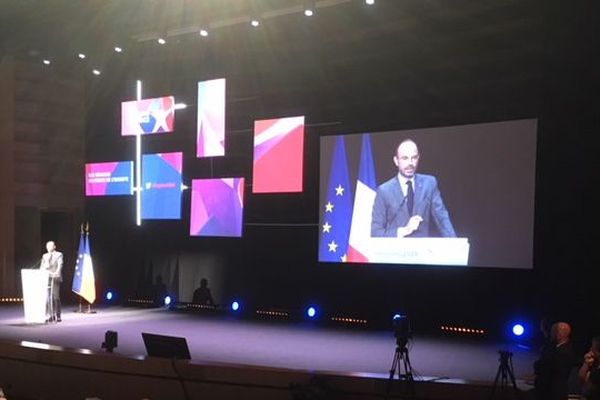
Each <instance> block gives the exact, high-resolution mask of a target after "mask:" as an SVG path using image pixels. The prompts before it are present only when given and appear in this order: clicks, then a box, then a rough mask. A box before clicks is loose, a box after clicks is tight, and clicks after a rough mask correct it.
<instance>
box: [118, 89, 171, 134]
mask: <svg viewBox="0 0 600 400" xmlns="http://www.w3.org/2000/svg"><path fill="white" fill-rule="evenodd" d="M174 123H175V98H174V97H173V96H167V97H157V98H153V99H144V100H139V101H138V100H134V101H125V102H123V103H121V135H122V136H130V135H137V134H140V135H149V134H153V133H165V132H173V129H174V128H173V125H174Z"/></svg>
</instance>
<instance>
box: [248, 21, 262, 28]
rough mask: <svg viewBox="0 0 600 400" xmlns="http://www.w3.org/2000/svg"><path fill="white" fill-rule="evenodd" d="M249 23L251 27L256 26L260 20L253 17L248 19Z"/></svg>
mask: <svg viewBox="0 0 600 400" xmlns="http://www.w3.org/2000/svg"><path fill="white" fill-rule="evenodd" d="M250 25H252V26H253V27H255V28H256V27H257V26H259V25H260V21H259V20H257V19H253V20H252V21H250Z"/></svg>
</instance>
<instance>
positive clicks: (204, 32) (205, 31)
mask: <svg viewBox="0 0 600 400" xmlns="http://www.w3.org/2000/svg"><path fill="white" fill-rule="evenodd" d="M200 36H202V37H207V36H208V31H207V30H206V29H200Z"/></svg>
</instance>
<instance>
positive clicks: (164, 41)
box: [156, 37, 167, 44]
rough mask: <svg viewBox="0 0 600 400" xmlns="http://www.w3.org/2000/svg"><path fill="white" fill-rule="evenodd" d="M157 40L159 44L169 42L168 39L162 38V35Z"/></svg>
mask: <svg viewBox="0 0 600 400" xmlns="http://www.w3.org/2000/svg"><path fill="white" fill-rule="evenodd" d="M156 41H157V42H158V44H165V43H167V41H166V40H165V39H163V38H161V37H159V38H158V39H157V40H156Z"/></svg>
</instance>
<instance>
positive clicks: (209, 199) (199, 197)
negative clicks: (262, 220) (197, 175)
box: [190, 178, 244, 237]
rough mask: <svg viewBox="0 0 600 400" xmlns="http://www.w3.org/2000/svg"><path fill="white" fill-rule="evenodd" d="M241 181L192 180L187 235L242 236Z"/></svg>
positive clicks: (242, 203) (237, 179)
mask: <svg viewBox="0 0 600 400" xmlns="http://www.w3.org/2000/svg"><path fill="white" fill-rule="evenodd" d="M243 214H244V178H221V179H194V180H193V181H192V210H191V214H190V236H228V237H241V236H242V219H243Z"/></svg>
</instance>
